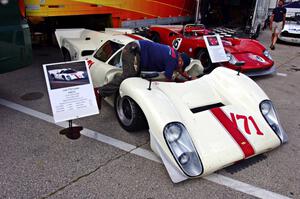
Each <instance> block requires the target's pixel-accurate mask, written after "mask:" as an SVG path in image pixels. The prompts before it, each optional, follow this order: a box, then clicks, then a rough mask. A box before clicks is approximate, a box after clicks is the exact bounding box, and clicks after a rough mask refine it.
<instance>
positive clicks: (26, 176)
mask: <svg viewBox="0 0 300 199" xmlns="http://www.w3.org/2000/svg"><path fill="white" fill-rule="evenodd" d="M259 40H260V41H261V42H262V43H263V44H264V45H265V46H267V47H268V46H269V44H270V42H269V40H270V32H269V31H268V30H266V31H264V32H262V34H261V36H260V37H259ZM271 54H272V56H273V58H274V60H275V64H276V66H277V67H278V72H277V74H274V75H271V76H267V77H260V78H255V79H254V80H255V81H256V82H257V83H258V84H259V85H260V86H261V87H262V88H263V90H264V91H265V92H266V93H267V94H268V96H269V97H270V98H271V99H272V100H273V102H274V104H275V106H276V107H277V110H278V113H279V117H280V119H281V122H282V124H283V126H284V128H285V130H286V132H287V134H288V136H289V143H288V144H286V145H284V146H282V147H280V148H278V149H276V150H274V151H271V152H269V153H266V154H263V155H261V156H258V157H255V158H253V159H251V161H244V162H241V163H238V164H236V165H234V166H231V167H229V168H226V169H223V170H221V171H218V172H217V173H215V174H213V175H211V176H207V177H205V178H198V179H192V180H188V181H185V182H182V183H179V184H173V183H172V182H171V180H170V178H169V176H168V174H167V172H166V170H165V168H164V166H163V165H162V164H161V163H160V161H159V159H158V158H157V157H156V156H154V155H153V153H152V152H151V149H150V147H149V134H148V132H146V131H144V132H139V133H135V134H130V133H127V132H125V131H124V130H122V128H121V127H120V126H119V124H118V122H117V120H116V118H115V115H114V111H113V108H112V107H110V106H109V105H108V104H106V103H105V104H104V105H103V108H102V110H101V113H100V114H99V115H95V116H90V117H86V118H81V119H78V120H76V121H74V123H76V124H80V125H82V126H83V127H84V128H85V130H84V131H83V135H82V136H81V138H80V139H78V140H70V139H68V138H67V137H65V136H63V135H60V134H59V131H60V130H61V129H62V128H63V127H64V126H66V125H67V124H66V123H58V124H54V123H53V119H52V117H51V115H52V113H51V109H50V103H49V98H48V94H47V89H46V84H45V80H44V74H43V70H42V64H45V63H54V62H58V61H62V60H63V59H62V56H61V54H60V51H59V49H58V48H56V47H48V46H37V45H36V46H34V63H33V64H32V65H31V66H29V67H27V68H23V69H20V70H17V71H14V72H11V73H7V74H1V75H0V116H1V118H2V119H1V120H0V125H1V132H0V136H1V139H0V151H1V152H2V153H1V154H0V198H64V199H66V198H147V199H154V198H157V199H159V198H257V197H260V198H287V197H289V198H300V183H299V182H300V170H299V168H300V145H299V143H300V136H299V131H300V121H299V118H300V100H299V99H300V87H299V85H300V47H299V46H294V45H287V44H278V45H277V46H276V50H275V51H271Z"/></svg>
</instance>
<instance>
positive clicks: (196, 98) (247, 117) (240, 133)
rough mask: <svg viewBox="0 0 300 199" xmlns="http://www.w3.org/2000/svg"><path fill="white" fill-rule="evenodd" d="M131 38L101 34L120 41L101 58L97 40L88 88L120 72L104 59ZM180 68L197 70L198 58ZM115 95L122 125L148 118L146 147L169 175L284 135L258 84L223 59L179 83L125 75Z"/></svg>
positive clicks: (248, 152)
mask: <svg viewBox="0 0 300 199" xmlns="http://www.w3.org/2000/svg"><path fill="white" fill-rule="evenodd" d="M130 41H134V38H132V37H130V36H128V35H117V36H116V35H115V36H111V37H110V38H109V39H107V40H106V42H114V43H116V44H119V45H122V47H120V46H119V47H120V48H119V49H118V50H116V51H115V52H114V53H112V54H111V56H110V57H109V58H108V59H105V60H104V61H101V60H99V59H97V53H98V51H99V52H101V49H102V47H103V46H104V45H105V43H102V45H100V48H99V49H98V50H97V51H96V52H95V53H94V54H93V55H92V56H90V57H88V63H89V65H90V71H91V76H92V81H93V85H94V87H95V88H98V87H100V86H103V85H105V84H107V83H108V82H110V81H111V80H112V79H113V77H114V76H115V75H118V74H120V73H121V72H122V69H121V68H120V66H121V65H119V64H117V62H115V61H114V62H113V63H116V64H112V63H111V61H112V60H114V59H115V58H116V57H117V56H119V55H120V54H121V50H122V48H123V47H124V45H126V44H127V43H129V42H130ZM117 58H118V57H117ZM118 59H119V58H118ZM187 72H188V73H189V74H190V75H199V74H201V73H202V72H203V67H202V66H201V64H200V61H199V60H192V62H191V64H190V66H189V67H188V68H187ZM114 99H115V111H116V115H117V118H118V120H119V122H120V124H121V126H122V127H123V128H124V129H126V130H128V129H131V130H132V131H134V130H135V129H134V128H133V129H132V127H134V126H135V125H139V124H140V122H145V123H147V125H148V128H149V132H150V144H151V148H152V150H153V151H154V152H155V153H156V154H157V156H158V157H160V158H161V159H162V161H163V163H164V165H165V167H166V169H167V171H168V173H169V175H170V177H171V179H172V181H173V182H174V183H177V182H181V181H183V180H186V179H188V178H194V177H201V176H204V175H208V174H210V173H212V172H214V171H217V170H219V169H222V168H224V167H226V166H229V165H232V164H234V163H236V162H238V161H240V160H243V159H247V158H250V157H253V156H255V155H258V154H261V153H264V152H267V151H270V150H272V149H274V148H276V147H278V146H280V145H281V144H283V143H285V142H287V135H286V133H285V132H284V130H283V129H282V127H281V125H280V122H279V120H278V118H277V116H276V111H275V109H274V107H273V105H272V104H271V101H270V100H269V98H268V97H267V95H266V94H265V93H264V92H263V91H262V89H261V88H260V87H259V86H258V85H257V84H256V83H255V82H254V81H253V80H251V79H250V78H249V77H247V76H246V75H244V74H239V73H238V72H237V71H233V70H231V69H228V68H224V67H218V68H216V69H215V70H214V71H212V72H211V73H210V74H208V75H205V76H202V77H201V78H198V79H196V80H192V81H187V82H184V83H176V82H160V81H153V82H152V81H149V80H147V79H143V78H141V77H134V78H128V79H126V80H124V81H123V82H122V84H121V86H120V89H119V96H117V97H116V98H111V100H114ZM126 108H127V109H126ZM128 110H129V112H130V111H131V112H130V114H129V115H130V116H128V114H127V113H126V112H128ZM270 115H271V116H272V117H270ZM142 116H144V117H142ZM270 118H271V119H270ZM178 126H179V127H180V128H177V127H178ZM271 126H272V128H274V130H273V129H272V128H271ZM174 129H175V130H174ZM176 129H177V130H176ZM178 129H179V130H178ZM176 133H177V134H176ZM174 135H179V136H178V137H176V136H174ZM172 136H173V137H172ZM171 138H174V139H173V140H172V139H171ZM175 138H176V139H175ZM178 154H179V155H180V156H179V155H178ZM184 155H185V156H184ZM177 156H178V157H177ZM182 162H184V164H182ZM187 168H188V169H187ZM191 168H192V169H191Z"/></svg>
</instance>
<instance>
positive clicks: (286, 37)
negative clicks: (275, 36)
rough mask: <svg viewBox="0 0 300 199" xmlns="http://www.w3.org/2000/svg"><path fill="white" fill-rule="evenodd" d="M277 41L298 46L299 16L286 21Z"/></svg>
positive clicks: (299, 32) (299, 34)
mask: <svg viewBox="0 0 300 199" xmlns="http://www.w3.org/2000/svg"><path fill="white" fill-rule="evenodd" d="M279 39H280V40H281V41H285V42H291V43H296V44H300V14H298V15H296V16H295V17H293V18H289V19H287V21H286V22H285V25H284V28H283V30H282V31H281V33H280V35H279Z"/></svg>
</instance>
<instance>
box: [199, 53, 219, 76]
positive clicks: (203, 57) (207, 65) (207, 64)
mask: <svg viewBox="0 0 300 199" xmlns="http://www.w3.org/2000/svg"><path fill="white" fill-rule="evenodd" d="M196 59H199V60H200V62H201V64H202V66H203V68H204V73H205V74H208V73H210V72H211V71H213V70H214V69H215V67H216V66H215V65H214V64H213V63H212V62H211V59H210V57H209V54H208V51H207V50H206V49H199V51H198V52H197V55H196Z"/></svg>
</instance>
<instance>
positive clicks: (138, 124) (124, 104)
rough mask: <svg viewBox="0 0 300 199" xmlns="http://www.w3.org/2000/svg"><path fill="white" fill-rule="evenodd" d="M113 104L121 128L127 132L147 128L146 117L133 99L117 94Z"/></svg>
mask: <svg viewBox="0 0 300 199" xmlns="http://www.w3.org/2000/svg"><path fill="white" fill-rule="evenodd" d="M114 105H115V107H114V108H115V113H116V116H117V118H118V121H119V123H120V125H121V126H122V128H123V129H125V130H126V131H128V132H136V131H141V130H146V129H148V123H147V120H146V117H145V115H144V113H143V111H142V110H141V108H140V107H139V106H138V105H137V103H136V102H135V101H134V100H133V99H131V98H130V97H127V96H125V97H120V95H119V94H117V95H116V98H115V102H114Z"/></svg>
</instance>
